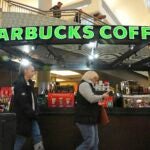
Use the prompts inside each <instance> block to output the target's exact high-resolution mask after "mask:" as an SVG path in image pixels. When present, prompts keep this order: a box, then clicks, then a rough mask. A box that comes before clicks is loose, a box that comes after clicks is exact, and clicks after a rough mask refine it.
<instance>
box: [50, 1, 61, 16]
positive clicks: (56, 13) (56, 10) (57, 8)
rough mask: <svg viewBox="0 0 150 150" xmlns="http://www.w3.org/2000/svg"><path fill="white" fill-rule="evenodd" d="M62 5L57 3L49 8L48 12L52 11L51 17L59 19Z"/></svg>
mask: <svg viewBox="0 0 150 150" xmlns="http://www.w3.org/2000/svg"><path fill="white" fill-rule="evenodd" d="M62 5H63V3H62V2H58V3H57V5H55V6H53V7H52V8H50V9H49V10H50V11H53V17H55V18H61V10H60V8H61V7H62Z"/></svg>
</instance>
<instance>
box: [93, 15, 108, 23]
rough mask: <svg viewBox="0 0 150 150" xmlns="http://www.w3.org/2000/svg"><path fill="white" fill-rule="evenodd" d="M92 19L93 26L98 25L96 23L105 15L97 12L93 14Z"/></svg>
mask: <svg viewBox="0 0 150 150" xmlns="http://www.w3.org/2000/svg"><path fill="white" fill-rule="evenodd" d="M93 17H94V24H95V25H99V24H98V22H97V21H99V20H100V21H102V20H103V19H105V18H106V15H102V14H100V13H99V12H98V13H95V14H93Z"/></svg>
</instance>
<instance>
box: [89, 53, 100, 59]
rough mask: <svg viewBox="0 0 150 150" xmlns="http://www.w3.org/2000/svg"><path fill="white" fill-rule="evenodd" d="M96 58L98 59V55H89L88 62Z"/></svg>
mask: <svg viewBox="0 0 150 150" xmlns="http://www.w3.org/2000/svg"><path fill="white" fill-rule="evenodd" d="M98 57H99V55H98V54H91V55H89V59H90V60H93V59H97V58H98Z"/></svg>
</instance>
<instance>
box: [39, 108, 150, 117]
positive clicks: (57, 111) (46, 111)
mask: <svg viewBox="0 0 150 150" xmlns="http://www.w3.org/2000/svg"><path fill="white" fill-rule="evenodd" d="M40 110H41V113H40V115H73V114H74V113H75V110H74V108H46V107H45V108H44V107H41V109H40ZM107 112H108V114H109V115H129V116H133V115H134V116H136V115H137V116H142V115H144V116H145V115H148V116H150V108H107Z"/></svg>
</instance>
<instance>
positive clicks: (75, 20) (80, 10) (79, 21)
mask: <svg viewBox="0 0 150 150" xmlns="http://www.w3.org/2000/svg"><path fill="white" fill-rule="evenodd" d="M82 12H83V11H82V9H79V11H78V12H76V13H75V16H74V22H77V23H81V13H82Z"/></svg>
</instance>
